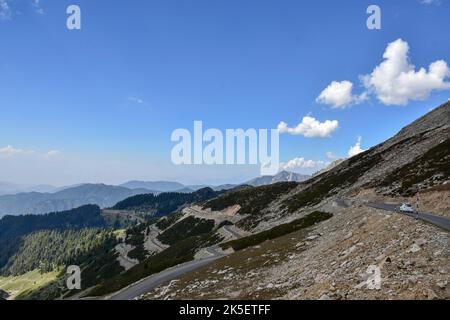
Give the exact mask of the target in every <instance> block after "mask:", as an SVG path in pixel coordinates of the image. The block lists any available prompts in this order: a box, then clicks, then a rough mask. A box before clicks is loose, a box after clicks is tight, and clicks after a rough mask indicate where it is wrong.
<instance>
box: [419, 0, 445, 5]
mask: <svg viewBox="0 0 450 320" xmlns="http://www.w3.org/2000/svg"><path fill="white" fill-rule="evenodd" d="M419 2H420V3H421V4H425V5H436V6H439V5H440V4H441V3H442V2H441V0H419Z"/></svg>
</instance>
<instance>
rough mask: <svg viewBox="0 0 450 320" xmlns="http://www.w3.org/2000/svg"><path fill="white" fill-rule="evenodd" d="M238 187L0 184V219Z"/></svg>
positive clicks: (262, 180) (283, 177) (266, 179)
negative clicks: (148, 196)
mask: <svg viewBox="0 0 450 320" xmlns="http://www.w3.org/2000/svg"><path fill="white" fill-rule="evenodd" d="M309 178H310V176H307V175H301V174H297V173H293V172H287V171H283V172H280V173H278V174H277V175H275V176H263V177H258V178H255V179H252V180H250V181H247V182H245V183H243V184H241V185H249V186H253V187H258V186H262V185H268V184H272V183H276V182H289V181H296V182H301V181H305V180H307V179H309ZM237 186H239V185H234V184H224V185H219V186H212V185H184V184H181V183H179V182H171V181H129V182H126V183H123V184H121V185H119V186H111V185H105V184H80V185H74V186H68V187H60V188H56V187H52V186H45V185H42V186H19V185H15V184H12V183H6V182H4V183H0V217H2V216H4V215H23V214H44V213H49V212H56V211H64V210H70V209H73V208H77V207H80V206H83V205H87V204H93V205H98V206H99V207H101V208H108V207H112V206H114V205H115V204H117V203H118V202H120V201H122V200H124V199H126V198H128V197H132V196H135V195H139V194H149V193H153V194H155V195H157V194H160V193H165V192H178V193H192V192H195V191H198V190H200V189H204V188H211V189H212V190H214V191H221V190H229V189H233V188H235V187H237Z"/></svg>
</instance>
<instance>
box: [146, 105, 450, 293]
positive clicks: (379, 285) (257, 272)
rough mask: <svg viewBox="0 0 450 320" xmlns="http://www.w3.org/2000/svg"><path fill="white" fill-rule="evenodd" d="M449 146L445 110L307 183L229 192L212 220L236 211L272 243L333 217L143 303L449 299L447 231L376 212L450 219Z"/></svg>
mask: <svg viewBox="0 0 450 320" xmlns="http://www.w3.org/2000/svg"><path fill="white" fill-rule="evenodd" d="M449 140H450V103H446V104H444V105H442V106H440V107H439V108H437V109H435V110H433V111H432V112H430V113H429V114H427V115H425V116H424V117H422V118H421V119H419V120H417V121H415V122H413V123H412V124H411V125H409V126H407V127H405V128H404V129H402V130H401V131H400V132H399V133H398V134H397V135H396V136H394V137H393V138H391V139H389V140H388V141H386V142H384V143H381V144H380V145H378V146H376V147H374V148H372V149H370V150H368V151H367V152H365V153H362V154H360V155H358V156H355V157H353V158H350V159H347V160H345V161H344V162H342V163H341V164H338V165H337V166H336V167H334V168H332V169H331V170H329V171H327V172H324V173H322V174H320V175H318V176H315V177H313V178H311V179H310V180H308V181H306V182H303V183H299V184H294V185H282V184H275V185H272V186H267V187H266V188H269V190H265V191H263V189H260V188H255V189H250V190H249V189H245V190H240V191H234V192H229V193H227V194H225V195H222V196H221V197H219V198H217V199H215V200H211V201H209V202H207V203H205V204H204V205H203V207H202V209H201V210H202V212H203V214H205V216H206V214H207V212H208V210H212V211H211V212H212V213H213V214H214V212H215V211H214V210H218V209H221V210H226V208H227V207H229V208H232V207H233V206H237V207H236V210H234V213H235V215H237V216H239V215H243V217H244V218H242V220H239V221H238V222H237V223H236V224H235V226H238V227H239V226H240V227H241V228H242V230H244V231H246V232H247V235H255V234H265V232H266V231H265V230H273V228H274V227H276V226H279V225H281V224H283V223H289V222H290V221H294V220H295V219H299V218H302V217H306V216H307V215H308V214H310V213H311V212H313V211H314V210H320V211H324V212H328V213H332V214H333V217H332V218H330V219H328V220H326V221H324V222H321V223H320V224H317V225H316V226H313V227H310V228H308V229H302V230H299V231H297V232H293V233H290V234H287V235H284V236H281V237H279V238H276V239H272V240H268V241H265V242H263V243H261V244H258V245H254V246H250V247H247V248H245V249H243V250H239V251H237V252H235V253H233V254H231V255H228V256H226V257H224V258H222V259H220V260H217V261H215V262H213V263H212V264H210V265H209V266H206V267H203V268H201V269H199V270H197V271H195V272H192V273H189V274H186V275H184V276H182V277H180V278H179V279H177V280H178V281H176V282H172V283H171V284H169V283H166V284H164V285H162V286H160V287H159V288H157V289H155V290H152V291H151V292H149V293H148V294H147V295H146V296H145V297H144V298H145V299H192V298H202V299H205V298H206V299H248V298H250V299H279V298H284V299H449V298H450V288H449V281H450V275H449V272H450V270H449V265H450V242H449V240H450V238H449V233H448V231H445V230H443V229H440V228H438V227H436V226H433V225H427V224H425V223H424V222H422V221H418V220H414V219H412V218H411V217H408V216H405V215H402V214H398V213H392V212H387V211H382V210H380V209H374V208H371V207H368V206H367V203H368V202H369V201H385V202H388V201H392V202H393V203H399V202H402V201H407V200H408V199H411V198H410V197H411V196H417V193H419V194H420V196H421V197H422V198H423V199H424V205H427V209H429V210H430V211H431V212H434V213H435V214H438V215H439V214H440V215H447V216H449V215H450V214H449V212H445V210H448V208H449V206H450V198H449V197H448V188H446V186H447V185H448V182H449V180H450V173H449V167H450V166H449V163H450V162H449V161H448V159H449V155H450V148H449ZM261 194H263V195H261ZM445 195H447V197H446V196H445ZM433 199H434V200H435V201H436V199H439V201H440V203H439V204H434V205H433V204H432V203H430V201H432V200H433ZM446 208H447V209H446ZM442 210H443V211H442ZM437 211H440V212H437ZM249 218H250V222H251V223H248V220H247V221H246V223H242V221H245V219H249ZM245 239H246V238H245V237H244V238H243V239H242V240H241V241H246V240H245ZM268 239H270V238H268Z"/></svg>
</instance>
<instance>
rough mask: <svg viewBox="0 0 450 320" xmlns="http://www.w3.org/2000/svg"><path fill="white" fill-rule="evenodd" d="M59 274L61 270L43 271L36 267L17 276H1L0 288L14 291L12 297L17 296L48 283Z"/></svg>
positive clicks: (10, 291)
mask: <svg viewBox="0 0 450 320" xmlns="http://www.w3.org/2000/svg"><path fill="white" fill-rule="evenodd" d="M58 274H59V271H53V272H48V273H41V272H40V271H39V270H37V269H36V270H33V271H30V272H28V273H25V274H23V275H20V276H16V277H15V276H9V277H0V289H1V290H4V291H6V292H8V293H10V294H11V293H12V298H15V297H17V296H20V295H22V294H24V293H26V292H30V291H33V290H37V289H39V288H40V287H43V286H45V285H47V284H48V283H50V282H52V281H54V280H55V279H56V277H57V276H58Z"/></svg>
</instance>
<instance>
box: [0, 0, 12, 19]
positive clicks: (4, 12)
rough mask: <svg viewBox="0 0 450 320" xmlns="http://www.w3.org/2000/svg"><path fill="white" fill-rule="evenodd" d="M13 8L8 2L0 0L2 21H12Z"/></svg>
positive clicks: (0, 17)
mask: <svg viewBox="0 0 450 320" xmlns="http://www.w3.org/2000/svg"><path fill="white" fill-rule="evenodd" d="M11 15H12V13H11V8H10V7H9V4H8V1H7V0H0V20H9V19H11Z"/></svg>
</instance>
